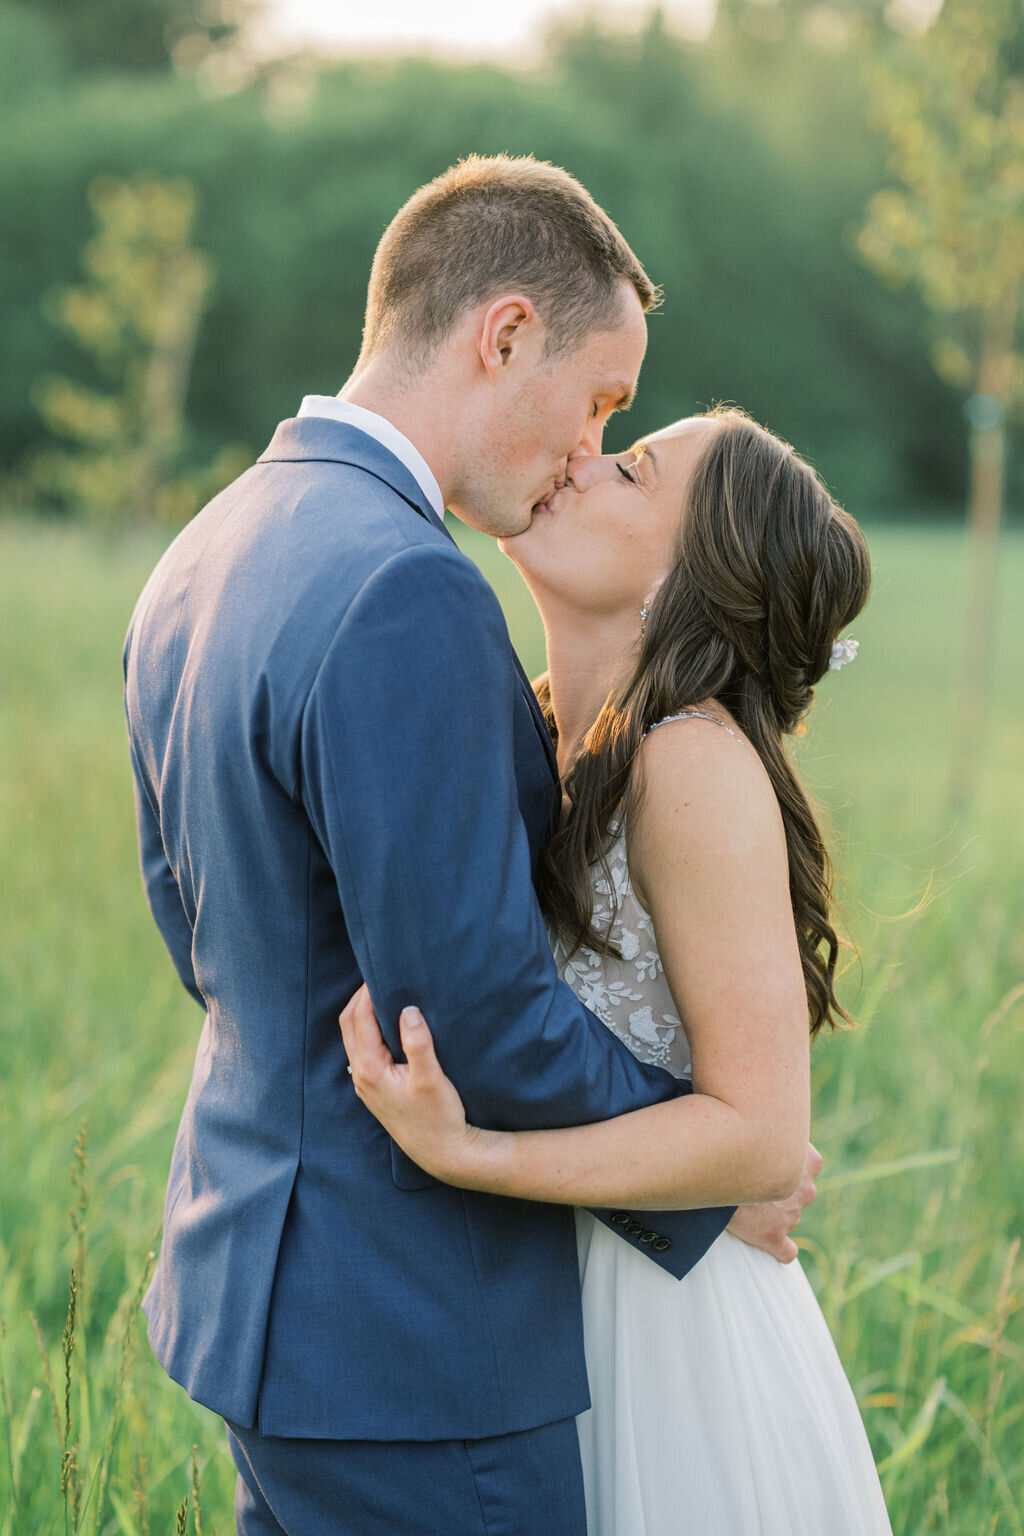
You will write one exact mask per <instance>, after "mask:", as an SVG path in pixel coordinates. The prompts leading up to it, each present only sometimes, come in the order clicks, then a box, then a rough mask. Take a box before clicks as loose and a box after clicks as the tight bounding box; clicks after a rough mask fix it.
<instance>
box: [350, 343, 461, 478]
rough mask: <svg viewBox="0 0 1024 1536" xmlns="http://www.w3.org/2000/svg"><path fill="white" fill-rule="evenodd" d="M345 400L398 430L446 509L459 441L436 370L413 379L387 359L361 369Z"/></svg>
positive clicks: (449, 397)
mask: <svg viewBox="0 0 1024 1536" xmlns="http://www.w3.org/2000/svg"><path fill="white" fill-rule="evenodd" d="M338 397H339V399H341V400H347V401H349V402H350V403H351V404H352V405H361V406H362V407H363V409H364V410H366V411H375V412H376V413H377V415H378V416H383V417H384V418H385V419H386V420H387V421H390V423H391V425H392V426H393V427H397V428H398V430H399V432H402V433H403V434H404V435H405V436H406V437H407V438H408V439H409V441H410V442H411V443H412V444H413V446H414V447H415V448H417V449H418V450H419V452H420V453H421V454H422V455H423V457H424V458H425V459H426V461H427V463H428V464H429V465H430V468H431V471H432V473H433V475H434V478H435V479H436V481H437V483H438V485H439V486H440V487H441V494H442V496H443V497H444V499H445V504H446V505H447V502H448V499H449V495H450V492H451V487H452V484H453V480H454V478H455V474H456V468H455V463H454V459H453V456H452V453H451V448H450V445H451V444H452V443H453V442H455V443H457V442H458V441H459V439H458V436H457V435H456V433H457V426H456V421H457V418H458V414H459V413H458V411H457V409H453V398H452V392H451V391H450V390H449V389H447V388H446V387H445V381H444V380H443V379H442V378H439V377H437V376H436V374H435V372H433V371H432V372H430V373H428V374H418V375H417V376H416V377H415V378H410V377H409V375H408V374H407V373H406V372H404V371H399V370H397V369H395V368H393V367H391V366H389V364H388V363H387V361H386V360H384V359H375V360H374V361H373V362H370V363H368V364H367V365H366V366H365V367H364V368H361V369H357V370H356V372H355V373H353V374H352V375H351V377H350V378H349V379H348V381H347V382H346V383H345V384H344V385H343V387H342V388H341V389H339V391H338Z"/></svg>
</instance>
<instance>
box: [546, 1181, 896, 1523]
mask: <svg viewBox="0 0 1024 1536" xmlns="http://www.w3.org/2000/svg"><path fill="white" fill-rule="evenodd" d="M576 1237H577V1246H578V1250H579V1260H580V1275H581V1278H582V1284H583V1324H584V1337H585V1342H586V1353H587V1370H588V1374H589V1376H590V1394H591V1401H592V1406H591V1408H590V1409H589V1411H588V1412H587V1413H583V1414H580V1416H579V1418H578V1419H577V1424H578V1426H579V1436H580V1448H581V1451H582V1456H583V1477H584V1483H585V1487H586V1497H587V1528H588V1532H589V1536H891V1531H892V1527H891V1525H890V1523H889V1518H888V1516H887V1514H886V1511H885V1503H884V1500H883V1498H882V1490H881V1486H880V1484H879V1481H878V1474H877V1472H876V1471H875V1465H874V1461H873V1460H872V1456H871V1450H870V1447H869V1445H868V1439H867V1435H866V1434H865V1432H864V1425H863V1423H862V1421H861V1417H860V1412H859V1410H858V1408H857V1403H856V1400H855V1398H854V1395H853V1392H852V1390H851V1387H850V1384H849V1382H848V1381H847V1379H846V1374H845V1372H844V1370H843V1367H842V1364H841V1362H840V1359H839V1356H838V1354H837V1353H836V1348H835V1344H834V1343H833V1341H832V1335H831V1334H830V1333H829V1330H828V1325H827V1324H826V1322H825V1319H824V1316H823V1315H822V1312H821V1308H820V1307H819V1306H818V1303H817V1299H816V1298H815V1295H814V1292H813V1291H812V1290H811V1287H810V1284H809V1283H808V1280H807V1277H806V1275H805V1274H804V1272H803V1270H802V1269H801V1268H800V1261H799V1259H795V1260H794V1261H793V1263H792V1264H779V1263H777V1262H776V1260H775V1259H773V1258H771V1256H770V1255H769V1254H767V1253H762V1252H761V1251H760V1250H758V1249H755V1248H751V1247H749V1246H748V1245H747V1244H746V1243H742V1242H740V1241H739V1239H738V1238H734V1237H732V1236H731V1235H730V1234H729V1233H728V1232H726V1233H723V1234H722V1236H721V1237H720V1238H719V1239H718V1241H717V1242H716V1243H715V1244H714V1245H713V1246H712V1248H711V1249H710V1251H709V1252H708V1253H707V1255H706V1256H705V1257H704V1258H703V1259H702V1260H701V1262H700V1263H699V1264H698V1265H697V1266H696V1268H695V1269H693V1270H692V1271H691V1272H690V1274H688V1275H687V1276H686V1278H685V1279H684V1280H682V1281H679V1280H675V1279H673V1277H672V1276H671V1275H669V1274H667V1273H666V1272H665V1271H664V1270H662V1269H660V1268H659V1267H658V1266H657V1265H656V1264H654V1263H652V1262H651V1260H650V1259H648V1258H646V1257H645V1256H644V1255H642V1254H640V1253H638V1252H637V1251H636V1250H635V1249H634V1248H631V1247H629V1246H628V1244H626V1243H624V1242H623V1241H622V1239H621V1238H619V1237H616V1236H615V1234H614V1233H613V1232H610V1231H609V1230H608V1228H607V1227H605V1226H603V1225H602V1224H601V1223H600V1222H599V1221H597V1220H596V1219H595V1218H594V1217H593V1216H591V1215H590V1214H589V1213H588V1212H586V1211H577V1212H576Z"/></svg>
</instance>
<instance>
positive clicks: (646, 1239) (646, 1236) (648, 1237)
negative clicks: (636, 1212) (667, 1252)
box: [638, 1228, 658, 1248]
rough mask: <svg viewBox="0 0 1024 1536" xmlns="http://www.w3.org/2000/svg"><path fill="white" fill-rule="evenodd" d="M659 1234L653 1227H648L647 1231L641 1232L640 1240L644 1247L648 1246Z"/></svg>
mask: <svg viewBox="0 0 1024 1536" xmlns="http://www.w3.org/2000/svg"><path fill="white" fill-rule="evenodd" d="M657 1236H658V1234H657V1232H652V1231H651V1229H650V1228H648V1229H647V1231H646V1232H641V1234H640V1237H639V1239H638V1241H639V1242H641V1243H643V1245H644V1247H645V1248H646V1247H647V1244H648V1243H653V1242H655V1241H656V1240H657Z"/></svg>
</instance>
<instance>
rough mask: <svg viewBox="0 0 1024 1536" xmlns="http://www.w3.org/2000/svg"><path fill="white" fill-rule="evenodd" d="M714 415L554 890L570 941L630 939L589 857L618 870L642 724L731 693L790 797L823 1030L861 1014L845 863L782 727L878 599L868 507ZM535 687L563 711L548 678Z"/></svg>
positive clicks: (580, 762) (582, 770) (574, 770)
mask: <svg viewBox="0 0 1024 1536" xmlns="http://www.w3.org/2000/svg"><path fill="white" fill-rule="evenodd" d="M707 418H708V422H709V430H708V433H707V442H706V444H705V445H704V446H703V447H702V448H701V449H700V450H699V453H698V458H697V462H696V467H695V470H694V474H693V478H692V480H691V482H690V486H689V491H688V494H687V497H686V505H685V507H683V508H682V509H681V514H682V515H681V519H680V536H679V545H678V554H677V558H676V561H675V564H674V566H673V568H672V570H671V572H670V574H669V576H668V577H667V579H666V580H665V582H664V584H663V585H662V587H661V588H660V590H659V592H658V594H657V596H656V598H655V599H654V602H653V603H652V605H651V609H650V615H649V617H648V619H647V623H646V628H645V631H644V634H643V637H642V640H641V645H640V654H639V658H638V661H637V664H636V669H635V671H634V672H633V675H632V676H631V677H630V679H629V681H628V682H627V683H626V684H625V686H624V687H622V688H621V689H620V690H619V691H618V692H616V693H614V694H612V695H610V697H609V698H608V700H607V701H606V703H605V705H604V708H603V709H602V710H601V713H600V714H599V716H598V718H597V720H596V721H595V723H594V725H593V726H592V727H591V729H590V731H589V732H588V734H587V736H586V739H585V741H584V744H583V748H582V750H581V752H580V754H579V756H578V757H577V758H576V760H575V762H574V763H573V765H572V767H571V769H570V770H569V773H568V774H567V776H566V779H565V781H564V790H565V793H566V795H567V796H568V802H569V811H568V816H567V818H566V819H565V820H564V822H563V824H562V826H561V828H560V829H559V830H558V831H557V832H556V833H555V834H554V835H553V836H552V837H551V839H550V840H549V841H548V843H547V845H546V847H545V848H544V850H543V852H542V856H541V868H540V897H541V904H542V906H543V908H544V910H545V913H546V915H547V917H548V918H549V920H550V921H551V922H552V923H553V924H554V925H555V926H556V928H557V929H558V930H559V932H560V933H561V934H562V936H563V939H564V941H565V942H566V943H567V945H568V947H569V948H570V949H577V948H579V946H580V944H582V943H586V944H587V945H588V946H589V947H591V948H592V949H595V950H597V951H598V952H599V953H604V954H614V953H616V951H615V949H614V946H613V945H612V944H611V943H610V940H609V938H608V932H607V930H606V931H605V932H598V931H597V930H596V929H595V927H594V922H593V917H594V902H593V890H592V885H591V874H590V869H591V866H592V865H595V864H603V865H604V868H605V870H606V871H607V855H608V852H609V849H610V847H611V844H612V842H613V840H614V829H613V827H612V822H613V818H617V817H618V816H620V815H622V814H625V815H627V816H628V814H629V812H630V810H631V809H632V808H635V806H636V805H637V803H638V800H639V797H640V795H641V793H642V784H641V782H640V776H639V774H638V772H637V771H636V766H635V765H636V764H637V754H638V752H639V749H640V745H641V742H642V741H643V737H644V733H645V732H646V731H647V730H648V729H649V728H650V727H651V726H652V725H654V724H655V722H657V721H659V720H663V719H664V718H665V717H666V716H667V715H671V714H675V713H677V712H678V711H679V710H682V709H686V708H691V707H694V706H698V705H699V706H701V707H704V708H707V705H708V701H711V702H712V703H713V702H714V701H715V700H717V701H719V702H720V704H721V705H723V706H724V707H725V709H727V710H728V711H729V712H730V713H731V715H732V716H733V717H734V719H735V721H736V722H737V723H738V725H739V726H740V728H741V729H742V730H743V732H744V733H745V735H746V736H747V738H748V739H749V741H750V742H751V744H752V745H753V746H754V748H755V749H756V751H757V752H758V754H759V756H760V758H761V761H762V762H763V763H764V766H765V768H766V769H767V772H768V774H769V776H770V778H771V781H772V785H773V787H774V789H775V793H776V795H777V797H778V801H779V806H780V808H781V811H782V819H783V822H784V825H785V831H786V845H787V849H788V854H789V883H790V893H791V896H792V901H793V915H794V919H795V923H796V932H797V938H798V940H799V945H800V956H801V961H802V964H803V972H804V981H805V983H806V987H807V1002H808V1011H809V1023H810V1029H811V1033H812V1034H815V1033H817V1031H818V1030H819V1029H820V1028H821V1026H822V1025H823V1024H825V1023H828V1024H830V1025H831V1026H833V1027H834V1026H835V1024H836V1016H837V1015H838V1016H840V1017H842V1018H843V1019H846V1020H849V1019H850V1015H849V1014H848V1013H847V1012H846V1011H845V1009H843V1008H842V1007H841V1006H840V1004H839V1002H838V1001H837V999H836V995H835V991H834V981H835V970H836V961H837V958H838V955H839V949H840V940H839V938H838V937H837V935H836V931H835V929H834V928H833V927H832V924H831V922H830V921H829V915H830V908H831V905H832V880H833V871H832V863H831V860H830V857H829V854H828V850H827V849H826V847H825V843H824V840H823V838H822V835H821V832H820V830H819V827H818V823H817V820H816V818H815V815H814V811H813V810H812V808H811V805H810V802H809V801H808V798H807V795H806V793H805V791H804V789H803V787H802V786H801V784H800V781H799V779H798V777H797V775H796V773H795V771H794V768H793V765H792V763H791V761H790V758H789V755H788V754H787V751H786V748H785V746H784V744H783V740H782V738H783V737H784V736H786V735H788V734H790V733H791V732H793V731H794V730H795V729H796V727H797V726H798V724H799V722H800V721H801V719H802V718H803V716H804V714H805V713H806V711H807V709H808V707H809V706H810V703H811V700H812V698H813V690H814V685H815V683H817V682H818V681H819V679H820V678H821V677H823V676H824V674H825V672H826V670H827V669H828V663H829V658H830V656H831V653H832V645H833V643H834V641H835V640H836V638H837V637H838V635H839V632H840V630H842V629H843V628H844V626H845V625H847V624H849V623H850V621H851V620H852V619H853V618H854V617H855V616H856V615H857V614H858V613H859V612H860V611H861V609H862V608H863V607H864V604H865V603H866V602H867V598H868V593H869V591H870V586H871V563H870V558H869V555H868V549H867V545H866V543H865V541H864V536H863V534H862V532H861V530H860V528H859V527H858V525H857V523H856V521H855V520H854V519H853V518H852V517H851V516H850V515H849V513H847V512H845V511H844V510H843V509H842V507H839V506H837V505H836V503H835V502H834V501H833V500H832V499H831V497H830V496H829V494H828V492H827V491H826V490H825V487H824V486H823V485H822V483H821V481H820V480H819V479H818V477H817V475H816V474H815V472H814V470H813V469H812V468H811V467H810V465H808V464H807V463H805V461H804V460H803V459H801V458H800V457H799V455H798V454H797V453H795V452H794V450H793V449H792V448H791V447H790V446H789V444H788V443H784V442H782V441H780V439H779V438H777V437H774V436H773V435H772V434H771V433H770V432H768V431H766V430H765V429H764V428H763V427H760V426H758V425H757V423H756V422H754V421H752V420H751V419H750V417H748V416H747V415H746V414H745V413H744V412H743V411H740V410H737V409H735V408H724V407H716V408H715V409H714V410H713V411H710V412H708V413H707ZM537 691H538V696H539V697H540V700H541V704H542V706H543V707H544V708H545V711H546V713H547V714H548V718H549V724H550V725H551V726H552V727H553V726H554V721H553V718H552V717H551V713H550V698H549V694H548V689H547V679H546V678H541V679H540V680H539V682H538V684H537ZM609 884H611V882H610V881H609ZM843 942H845V941H843ZM823 946H824V952H823V950H822V947H823Z"/></svg>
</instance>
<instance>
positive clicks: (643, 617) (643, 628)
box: [640, 603, 651, 635]
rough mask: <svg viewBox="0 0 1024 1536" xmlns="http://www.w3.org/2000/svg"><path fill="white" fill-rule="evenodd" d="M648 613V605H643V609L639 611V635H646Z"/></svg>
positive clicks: (649, 609) (649, 607)
mask: <svg viewBox="0 0 1024 1536" xmlns="http://www.w3.org/2000/svg"><path fill="white" fill-rule="evenodd" d="M650 611H651V605H650V603H644V605H643V607H642V608H641V609H640V633H641V635H646V633H647V615H648V614H649V613H650Z"/></svg>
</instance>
